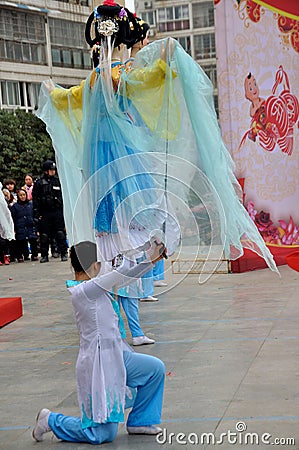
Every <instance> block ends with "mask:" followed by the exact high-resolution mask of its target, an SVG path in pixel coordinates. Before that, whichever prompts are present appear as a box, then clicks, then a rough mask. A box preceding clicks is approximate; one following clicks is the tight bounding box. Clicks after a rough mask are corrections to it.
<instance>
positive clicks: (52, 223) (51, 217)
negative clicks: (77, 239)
mask: <svg viewBox="0 0 299 450" xmlns="http://www.w3.org/2000/svg"><path fill="white" fill-rule="evenodd" d="M42 168H43V172H44V173H43V175H42V176H41V178H39V179H38V180H37V181H36V182H35V183H34V186H33V191H32V201H33V211H34V217H35V219H36V220H37V221H38V231H39V234H40V251H41V259H40V262H41V263H44V262H48V261H49V257H48V252H49V243H50V241H51V239H52V238H55V239H56V242H57V246H58V248H59V252H60V255H61V261H67V243H66V234H65V224H64V218H63V201H62V193H61V185H60V181H59V178H58V177H57V176H56V164H55V162H54V161H51V160H47V161H45V162H44V164H43V167H42Z"/></svg>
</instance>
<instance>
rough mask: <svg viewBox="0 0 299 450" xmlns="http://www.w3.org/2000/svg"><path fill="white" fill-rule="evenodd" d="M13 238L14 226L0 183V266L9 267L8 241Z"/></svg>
mask: <svg viewBox="0 0 299 450" xmlns="http://www.w3.org/2000/svg"><path fill="white" fill-rule="evenodd" d="M13 238H14V225H13V220H12V217H11V213H10V210H9V208H8V204H7V201H6V199H5V197H4V194H3V192H2V183H1V182H0V266H2V265H3V264H5V265H9V263H10V258H9V240H11V239H13Z"/></svg>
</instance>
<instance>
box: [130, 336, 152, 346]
mask: <svg viewBox="0 0 299 450" xmlns="http://www.w3.org/2000/svg"><path fill="white" fill-rule="evenodd" d="M132 341H133V345H146V344H154V343H155V340H154V339H150V338H148V337H147V336H137V337H133V339H132Z"/></svg>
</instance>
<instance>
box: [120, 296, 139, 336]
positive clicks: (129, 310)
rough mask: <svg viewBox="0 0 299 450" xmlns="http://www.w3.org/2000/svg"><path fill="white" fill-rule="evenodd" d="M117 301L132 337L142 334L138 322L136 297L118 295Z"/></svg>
mask: <svg viewBox="0 0 299 450" xmlns="http://www.w3.org/2000/svg"><path fill="white" fill-rule="evenodd" d="M118 302H119V304H121V305H122V308H123V310H124V312H125V315H126V317H127V320H128V325H129V328H130V331H131V334H132V337H137V336H144V333H143V331H142V329H141V327H140V323H139V312H138V298H131V297H123V296H122V295H118Z"/></svg>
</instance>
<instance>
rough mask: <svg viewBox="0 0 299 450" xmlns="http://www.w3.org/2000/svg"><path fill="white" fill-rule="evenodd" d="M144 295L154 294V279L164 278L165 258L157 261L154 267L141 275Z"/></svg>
mask: <svg viewBox="0 0 299 450" xmlns="http://www.w3.org/2000/svg"><path fill="white" fill-rule="evenodd" d="M141 280H142V289H143V295H142V298H144V297H148V296H149V295H153V293H154V281H158V280H164V259H161V260H160V261H157V262H156V264H155V265H154V267H153V268H152V269H151V270H149V271H148V272H146V273H145V274H144V275H142V277H141Z"/></svg>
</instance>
